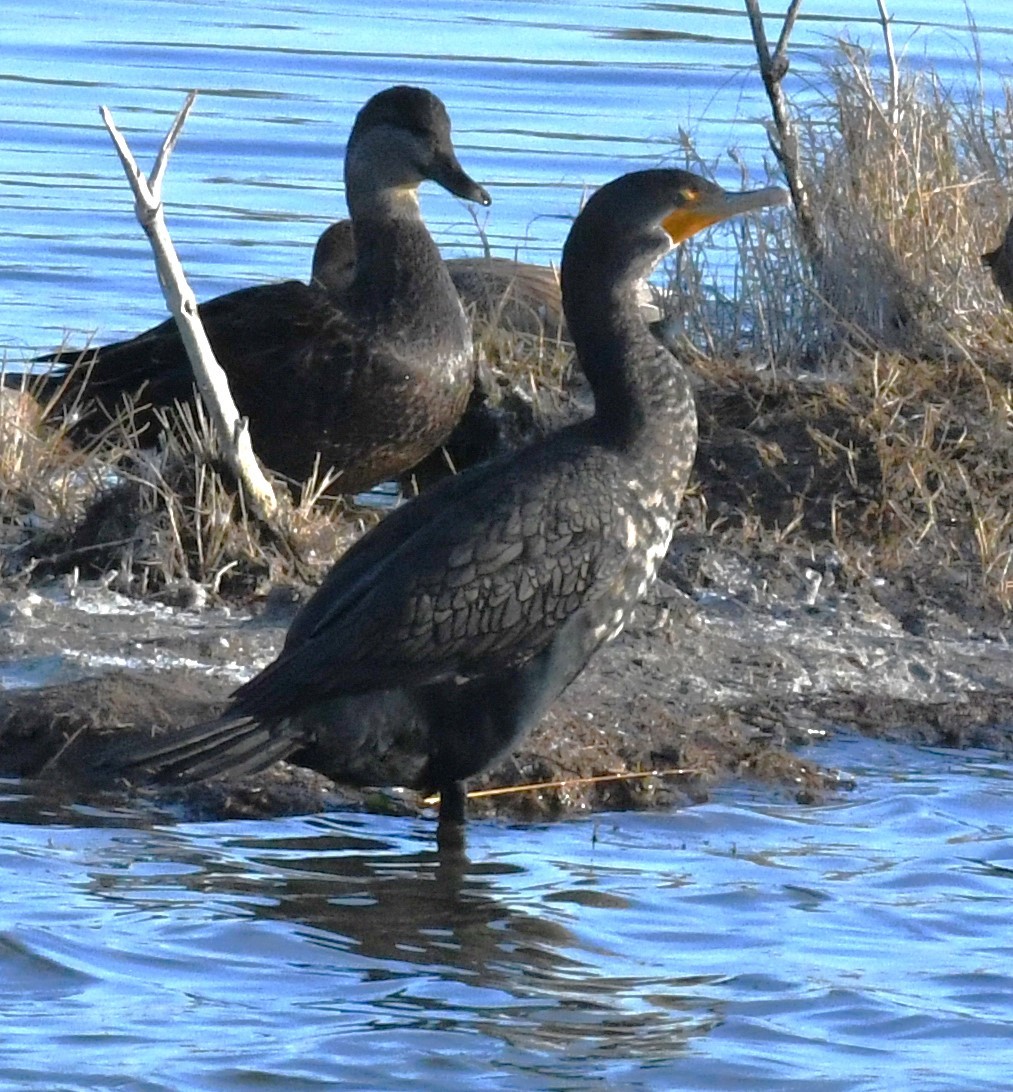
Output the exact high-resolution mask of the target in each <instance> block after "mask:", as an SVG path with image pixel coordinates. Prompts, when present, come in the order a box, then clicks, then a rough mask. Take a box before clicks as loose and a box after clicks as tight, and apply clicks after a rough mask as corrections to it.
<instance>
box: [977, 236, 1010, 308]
mask: <svg viewBox="0 0 1013 1092" xmlns="http://www.w3.org/2000/svg"><path fill="white" fill-rule="evenodd" d="M981 261H982V264H983V265H987V266H988V268H989V269H990V270H991V271H992V280H994V281H995V286H996V288H998V289H999V291H1000V292H1001V293H1002V298H1003V299H1004V300H1005V301H1006V302H1007V303H1008V304H1009V305H1010V306H1011V307H1013V220H1010V222H1009V224H1008V226H1007V227H1006V234H1005V235H1004V236H1003V240H1002V242H1001V243H1000V244H999V245H998V246H997V247H996V248H995V250H990V251H988V253H987V254H982V256H981Z"/></svg>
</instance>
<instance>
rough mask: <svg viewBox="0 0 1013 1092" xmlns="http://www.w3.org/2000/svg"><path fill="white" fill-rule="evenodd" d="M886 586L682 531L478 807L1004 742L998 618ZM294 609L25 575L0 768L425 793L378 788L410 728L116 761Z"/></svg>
mask: <svg viewBox="0 0 1013 1092" xmlns="http://www.w3.org/2000/svg"><path fill="white" fill-rule="evenodd" d="M902 584H903V582H901V585H902ZM874 590H875V591H876V593H877V594H876V595H873V594H871V593H870V591H868V590H862V591H853V590H843V589H840V588H838V587H836V586H835V584H834V581H833V579H832V578H831V577H830V575H829V574H828V573H827V572H823V573H820V572H819V571H818V570H817V569H816V568H814V563H813V560H812V553H811V550H810V551H809V552H808V553H806V552H792V551H789V550H782V551H780V552H779V553H778V554H777V555H771V554H768V555H766V556H764V555H762V554H755V553H754V554H752V555H750V554H748V553H744V552H741V551H736V550H730V549H720V548H717V547H715V546H713V545H711V544H706V543H702V542H694V541H693V539H692V538H684V539H682V540H680V542H679V543H677V546H676V548H675V549H674V550H673V553H672V555H670V557H669V559H668V561H667V563H666V565H665V567H664V569H663V574H662V578H661V579H660V580H659V582H658V584H657V585H656V586H655V588H654V589H653V592H652V594H651V596H650V599H649V600H648V601H647V602H645V603H644V604H642V605H641V607H640V608H639V610H638V612H637V615H636V617H635V619H634V623H633V624H632V625H631V626H630V627H629V629H628V631H627V632H626V633H624V634H623V635H622V636H621V637H620V638H619V639H618V640H617V641H615V642H614V643H613V644H612V645H610V646H608V647H607V648H606V649H604V650H602V652H601V653H600V654H599V655H598V656H597V657H596V658H595V659H594V660H593V662H592V664H591V665H590V666H589V668H588V669H587V670H586V671H585V672H584V674H583V675H582V676H580V678H578V680H577V681H576V682H575V683H574V684H573V685H572V686H571V687H570V689H569V690H568V691H567V692H566V694H565V695H564V696H563V697H562V698H561V699H560V700H559V701H558V702H557V703H556V705H555V706H554V708H553V709H552V710H551V711H550V712H549V714H548V715H547V716H546V717H545V718H544V719H543V721H542V722H541V723H540V724H539V725H538V726H537V728H536V729H535V730H534V731H533V732H532V733H531V734H530V736H529V737H528V738H527V739H526V740H524V741H523V743H522V744H521V745H520V747H518V749H517V750H516V751H515V752H514V753H513V754H511V755H509V756H507V757H506V758H504V759H503V760H502V761H501V762H499V763H498V764H497V765H496V766H495V768H493V769H492V770H490V771H489V772H488V773H487V774H486V775H484V776H483V777H482V778H479V779H476V780H475V781H474V782H473V783H472V785H471V788H472V789H473V790H476V791H477V792H478V793H482V792H483V791H485V790H492V789H501V788H510V787H514V788H516V787H518V786H537V787H534V788H526V789H523V790H521V791H514V792H508V793H502V794H495V795H478V796H476V797H475V798H473V800H472V802H471V805H470V806H471V810H472V812H473V813H474V814H476V815H482V814H499V815H509V816H512V817H517V818H527V819H531V818H545V817H552V816H558V815H563V814H567V813H571V812H575V811H592V810H601V809H622V808H631V807H636V808H643V807H670V806H677V805H680V804H685V803H690V802H696V801H700V800H704V799H706V798H707V796H708V794H709V793H710V792H711V791H712V790H713V788H714V787H715V786H717V785H719V784H721V783H724V782H728V781H729V780H735V779H739V780H742V779H746V780H751V781H760V782H762V783H763V784H764V785H766V786H767V787H768V789H769V791H770V793H771V794H772V796H785V795H790V796H791V797H793V798H795V799H798V800H800V801H803V802H805V801H818V800H823V799H826V798H827V796H828V794H835V793H842V792H846V791H847V789H848V787H849V785H850V784H851V782H850V778H849V776H848V774H847V772H846V771H836V770H833V769H829V768H827V767H825V766H824V765H823V764H822V763H821V760H820V746H819V744H820V743H821V742H822V741H824V740H827V739H829V738H831V737H832V736H833V735H834V734H835V733H839V732H853V731H858V732H863V733H867V734H869V735H874V736H879V737H885V738H890V739H894V740H902V741H908V742H915V743H920V744H930V745H933V746H941V747H988V748H994V749H998V750H1000V751H1003V752H1005V753H1013V729H1011V725H1013V657H1011V656H1010V654H1009V650H1008V648H1007V645H1006V642H1005V639H1004V637H1003V635H1002V633H1001V632H998V631H996V632H987V631H986V630H985V629H983V628H982V627H981V626H980V625H979V626H975V625H972V624H970V623H969V622H968V620H967V619H962V618H960V617H959V616H957V615H954V614H952V613H949V612H947V611H946V610H945V608H943V607H942V606H939V605H938V604H935V605H933V604H932V603H930V602H927V601H926V597H925V595H924V589H922V594H921V595H920V596H916V595H915V594H914V592H912V591H910V590H908V591H905V589H904V587H903V586H900V585H899V586H891V585H889V584H887V583H886V582H881V583H879V584H877V585H876V587H875V589H874ZM295 609H296V604H295V603H294V602H292V601H291V598H289V599H287V600H284V599H283V601H282V602H281V604H280V605H279V603H278V601H277V600H276V599H274V600H271V601H269V602H268V603H267V604H266V605H264V606H262V607H260V608H259V609H257V610H255V611H251V612H246V611H242V612H240V611H234V610H222V609H218V610H197V609H185V608H175V607H166V606H157V607H156V606H152V605H150V604H149V605H143V604H137V603H136V602H135V601H132V600H128V599H124V598H123V597H120V596H116V595H114V594H113V593H111V592H109V591H106V590H105V589H103V588H101V587H100V586H82V587H79V588H78V589H76V592H75V593H74V594H73V595H69V594H68V593H67V592H66V591H64V590H62V589H60V588H59V587H54V588H52V589H50V590H49V591H48V592H40V591H39V590H29V589H24V590H22V591H21V592H19V593H16V594H13V595H12V596H11V597H10V598H9V600H8V602H7V603H6V604H5V605H4V606H3V608H2V610H3V621H4V625H3V628H2V631H0V633H2V636H0V671H6V672H7V674H6V676H0V677H4V678H5V679H6V685H5V688H4V689H3V691H2V692H0V776H7V777H19V778H24V779H28V780H29V781H31V782H33V783H34V784H36V785H37V786H38V788H39V790H40V791H44V792H45V794H46V795H47V796H48V797H50V798H51V797H52V796H53V795H54V794H62V795H64V796H65V797H67V798H75V799H81V800H86V799H90V798H92V797H93V796H95V795H96V794H98V795H102V796H108V794H109V793H118V794H122V795H123V796H125V797H130V796H137V795H141V796H145V797H147V798H148V799H153V800H156V801H157V802H158V803H159V804H163V805H169V806H172V807H174V808H175V809H177V811H178V812H179V814H182V815H186V816H188V817H199V818H215V817H227V816H230V817H234V816H266V815H278V814H293V813H304V812H312V811H321V810H328V809H333V808H342V807H348V808H368V809H379V810H385V811H404V812H415V811H418V810H421V809H424V808H425V807H426V804H425V802H424V801H422V800H420V799H419V798H418V796H417V795H416V794H415V793H412V792H406V791H400V792H399V791H394V790H391V789H390V788H388V787H387V786H390V785H391V784H392V783H393V784H396V783H397V780H398V771H399V769H400V770H404V771H405V773H406V775H407V774H408V772H409V771H411V770H412V769H414V768H417V758H418V756H417V755H412V754H409V753H407V752H406V753H405V754H403V755H400V754H398V753H397V749H396V743H397V741H392V742H391V746H390V747H388V748H384V747H381V746H379V745H378V746H377V747H376V748H375V751H376V761H375V763H373V764H372V765H371V760H370V757H369V755H368V754H367V755H365V756H364V755H363V754H362V753H359V754H357V755H356V756H350V758H349V768H348V771H347V772H346V773H347V778H348V780H349V781H351V782H354V784H347V783H343V782H344V780H345V778H344V777H342V776H339V777H338V779H337V780H336V781H332V780H330V779H328V778H324V777H322V776H320V775H319V774H317V773H314V772H313V771H309V770H305V769H302V768H300V767H298V766H293V765H290V764H287V763H279V764H277V765H276V766H275V767H273V768H272V769H271V770H269V771H267V772H266V773H264V774H261V775H258V776H256V777H249V778H243V779H231V780H230V779H219V780H216V781H212V782H207V783H203V784H197V785H190V786H185V787H152V786H146V785H141V784H135V783H131V782H129V781H128V780H126V779H124V778H122V777H121V776H119V775H118V774H117V773H116V771H115V763H110V762H109V761H108V755H109V753H110V750H112V752H113V753H127V752H129V747H130V741H131V740H132V739H135V738H140V737H144V738H146V737H147V736H149V735H150V734H151V733H154V732H158V731H161V730H165V729H167V728H171V727H173V726H175V725H180V724H188V723H192V722H195V721H197V720H200V719H202V718H206V717H209V716H213V715H214V714H215V713H216V712H217V711H218V710H219V709H220V708H221V707H222V704H223V702H224V701H225V699H226V698H227V695H228V693H229V692H230V691H231V690H232V689H233V688H234V687H235V685H236V684H237V683H238V682H239V681H241V680H242V679H243V678H245V677H248V676H249V675H250V674H252V673H253V671H254V670H256V669H258V668H259V667H260V666H262V665H263V664H264V663H266V662H268V661H269V660H270V659H271V657H272V656H273V655H274V654H275V652H276V651H277V649H278V648H280V645H281V641H282V639H283V636H284V631H285V627H286V624H287V622H288V620H289V619H290V617H291V614H292V613H293V612H294V610H295ZM30 665H36V667H37V670H38V671H39V672H41V675H39V676H37V677H32V675H31V671H30V670H29V668H30ZM15 669H17V671H18V672H20V674H17V675H16V676H14V675H12V674H11V673H12V672H14V671H15ZM47 671H48V672H50V673H51V674H52V676H53V682H52V684H51V685H43V686H32V687H31V688H29V687H28V686H25V685H14V683H25V682H36V683H37V682H39V681H47V680H46V678H45V676H46V673H47ZM121 748H122V749H124V750H123V751H122V752H121V750H120V749H121ZM381 751H382V752H383V753H382V754H381V753H380V752H381ZM97 767H101V768H97ZM336 773H338V774H339V775H341V773H342V771H336ZM371 780H375V781H376V783H377V786H378V787H377V788H373V787H372V786H371V784H370V782H371Z"/></svg>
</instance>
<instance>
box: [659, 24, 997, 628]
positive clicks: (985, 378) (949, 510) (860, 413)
mask: <svg viewBox="0 0 1013 1092" xmlns="http://www.w3.org/2000/svg"><path fill="white" fill-rule="evenodd" d="M797 113H801V112H800V111H797ZM796 126H797V129H798V132H799V141H800V149H799V151H800V160H801V163H802V164H803V169H804V172H805V177H804V179H803V181H804V184H805V186H806V188H807V190H808V192H809V196H810V199H811V202H812V208H813V213H814V217H815V221H816V224H817V226H818V229H819V234H820V244H821V252H820V253H818V254H806V253H805V252H804V251H803V249H802V247H801V245H800V242H799V240H798V238H796V237H794V234H793V233H792V232H790V231H787V230H785V219H784V218H783V217H779V218H777V219H773V218H771V217H770V216H767V217H753V218H747V219H744V220H742V221H740V222H737V223H736V224H735V225H734V227H732V228H731V229H730V232H731V237H732V238H733V239H734V241H735V247H736V270H737V272H736V280H735V284H734V291H732V292H730V293H729V296H730V297H731V298H730V299H729V300H728V301H725V302H723V303H722V304H721V305H720V306H715V304H714V303H713V298H714V297H713V293H708V292H707V291H706V285H707V284H708V283H709V282H710V281H711V280H713V279H714V278H713V273H712V270H711V268H710V266H709V258H708V252H707V249H706V248H707V246H708V240H707V238H706V237H704V238H702V239H698V240H691V241H690V243H689V244H688V245H686V246H685V247H684V248H683V249H682V251H681V253H680V254H679V256H678V264H677V265H676V266H675V269H674V274H675V276H674V283H675V286H676V291H675V292H674V293H673V294H674V295H676V296H677V297H679V299H680V306H681V308H682V311H683V317H682V320H681V328H680V330H679V333H680V342H679V345H680V350H681V351H682V352H683V353H684V355H685V356H686V357H687V359H689V360H690V361H691V362H693V363H694V366H696V367H697V369H698V370H699V371H700V372H701V374H702V375H703V376H704V377H705V378H706V380H707V381H708V382H709V383H717V384H718V385H725V386H728V385H738V386H741V384H742V370H743V369H746V370H747V372H755V371H757V370H761V369H762V370H763V378H762V379H761V380H760V382H761V385H763V383H767V384H768V385H776V384H777V383H778V382H779V381H781V380H784V379H788V380H791V379H794V378H801V379H807V380H808V382H806V385H805V387H804V388H798V390H797V405H796V410H797V414H798V416H799V418H800V419H801V420H806V419H808V420H810V421H811V422H812V424H811V428H810V431H811V432H812V433H814V434H818V433H820V430H821V429H822V427H823V426H822V425H821V424H820V423H819V420H818V419H819V418H821V417H825V416H826V412H825V411H826V408H827V406H826V405H825V404H823V403H829V402H830V401H831V400H837V402H838V403H839V404H840V405H841V406H842V407H844V409H845V412H846V413H847V415H848V416H849V417H850V418H851V420H852V421H853V422H854V425H855V428H856V430H857V436H858V437H859V440H858V449H859V451H863V452H865V453H868V452H872V453H873V454H874V456H875V461H876V465H877V468H878V478H879V481H878V482H877V483H876V488H875V490H874V491H869V492H868V499H867V501H866V502H865V503H864V505H863V508H864V510H863V511H862V512H861V513H860V514H859V513H853V514H854V515H859V517H860V518H857V519H852V520H851V521H849V523H848V525H847V527H843V526H842V527H839V528H838V529H837V536H836V537H837V538H838V542H837V545H838V547H839V548H841V549H842V551H843V552H844V554H845V556H849V557H850V558H851V559H852V561H853V562H854V564H855V566H856V568H861V569H862V570H863V571H865V572H868V570H869V569H870V567H871V568H879V569H880V570H882V569H883V568H894V569H897V568H909V569H912V570H914V571H917V570H918V569H919V567H929V566H935V567H939V566H942V567H952V569H951V572H952V574H953V575H954V578H955V579H960V580H961V581H963V583H964V585H965V586H966V588H967V592H968V595H969V597H970V598H973V599H978V600H980V601H983V602H986V603H992V604H995V603H998V604H999V605H1001V606H1002V607H1003V608H1004V609H1006V610H1009V609H1010V608H1011V606H1013V581H1011V570H1013V503H1011V502H1013V485H1011V482H1013V439H1011V429H1010V425H1011V417H1013V388H1011V376H1013V369H1011V367H1010V361H1011V358H1013V348H1011V340H1013V311H1011V310H1010V309H1008V308H1007V307H1006V305H1005V304H1004V302H1003V301H1002V299H1001V297H1000V295H999V293H998V291H997V290H996V288H995V286H994V285H993V284H992V282H991V280H990V278H989V276H988V273H987V271H986V270H985V269H984V268H983V267H982V265H981V262H980V257H979V256H980V255H981V253H982V252H983V251H985V250H987V249H990V248H991V247H993V246H995V245H996V243H997V242H998V241H999V239H1001V237H1002V233H1003V231H1004V229H1005V224H1006V215H1007V212H1008V209H1009V206H1010V196H1009V192H1008V188H1007V187H1008V179H1009V178H1010V177H1011V175H1013V87H1010V88H1008V89H1007V92H1006V96H1005V101H1004V103H1003V104H1001V105H1000V106H999V107H995V108H993V107H989V106H988V105H987V103H986V102H985V99H984V97H983V95H982V94H981V93H980V91H979V90H978V89H977V88H968V89H951V88H946V87H944V86H943V85H942V84H941V83H940V81H939V80H938V79H937V78H936V77H935V76H934V75H933V74H931V73H923V74H917V73H914V72H911V71H908V70H906V69H905V67H904V66H903V65H902V64H900V65H896V68H895V70H893V71H892V70H891V66H890V65H889V64H888V63H887V61H886V60H884V61H883V62H882V63H881V64H880V67H879V68H877V64H876V62H875V60H874V58H873V55H872V54H871V53H869V52H867V51H864V50H862V49H860V48H858V47H856V46H854V45H853V44H850V43H847V42H844V43H841V44H840V46H839V49H838V53H837V57H836V59H835V60H834V61H833V62H832V63H831V64H830V66H829V67H828V69H827V71H826V79H825V81H824V82H823V94H822V98H821V99H820V101H819V102H817V103H816V105H815V108H808V109H807V110H806V111H805V112H804V114H802V115H801V116H799V117H797V118H796ZM682 145H683V154H684V155H687V156H688V157H690V158H691V157H692V154H693V153H692V148H691V145H690V144H689V143H688V141H686V139H685V137H683V138H682ZM744 184H748V179H744ZM752 184H755V183H752ZM774 224H777V225H779V227H778V228H773V227H772V225H774ZM726 230H729V229H726ZM712 253H713V252H712ZM814 394H815V403H814V401H813V399H814ZM753 424H754V425H756V426H758V427H759V428H760V429H761V430H762V428H763V415H762V412H761V411H760V410H757V414H756V418H755V421H754V422H753ZM768 440H769V437H768ZM823 441H824V442H825V443H826V444H827V445H829V446H831V447H832V446H833V445H834V444H835V443H836V442H837V441H836V439H835V436H834V434H833V433H829V434H825V435H823ZM848 442H849V444H850V445H851V447H852V449H854V448H855V442H856V441H855V438H854V437H850V438H849V441H848ZM853 454H854V451H853ZM794 455H796V456H797V455H798V452H797V451H796V452H794ZM784 457H785V458H786V459H788V460H789V461H790V460H791V458H792V457H793V453H792V452H789V453H788V454H787V455H785V456H784ZM842 457H844V456H843V455H842ZM852 457H853V456H852ZM818 477H819V475H817V478H818ZM838 485H839V483H838V482H835V483H834V488H837V487H838ZM704 488H705V489H706V483H705V485H704ZM850 500H851V501H853V500H854V498H853V497H852V498H850ZM764 506H765V505H764V497H763V496H760V495H755V496H754V497H752V498H751V501H750V502H746V501H743V503H742V507H741V511H740V513H739V515H740V521H739V525H740V530H741V532H742V533H746V532H747V529H751V530H752V532H755V528H756V526H757V524H758V522H763V513H764ZM852 507H854V505H853V504H852ZM806 511H807V510H806V509H805V507H804V506H803V508H802V509H800V512H803V513H804V512H806ZM767 523H768V529H769V530H774V531H775V532H776V533H777V534H783V533H784V530H785V528H786V526H788V524H787V523H786V522H785V521H783V520H782V521H781V522H779V523H778V524H777V526H776V527H774V528H770V527H769V520H768V521H767ZM807 529H808V530H812V528H811V527H809V526H808V524H807V520H806V517H805V515H803V518H802V520H801V522H798V523H796V524H795V531H796V533H800V534H802V535H805V533H806V531H807ZM859 529H861V533H859ZM870 548H871V554H870ZM870 557H871V559H872V560H871V564H870ZM958 574H959V575H958Z"/></svg>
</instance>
